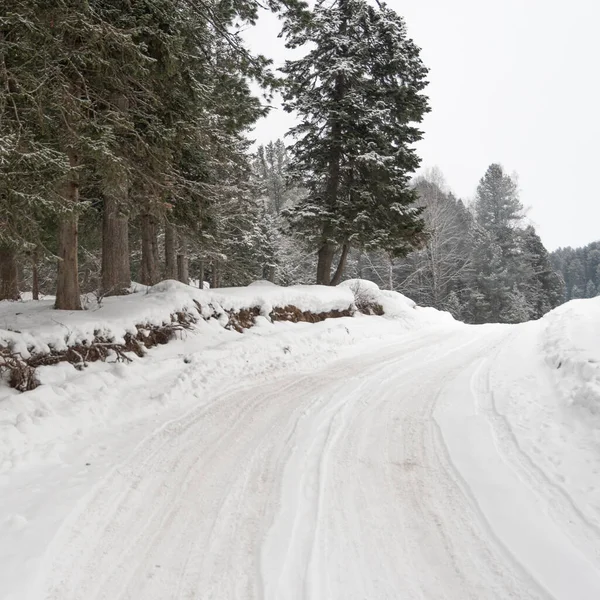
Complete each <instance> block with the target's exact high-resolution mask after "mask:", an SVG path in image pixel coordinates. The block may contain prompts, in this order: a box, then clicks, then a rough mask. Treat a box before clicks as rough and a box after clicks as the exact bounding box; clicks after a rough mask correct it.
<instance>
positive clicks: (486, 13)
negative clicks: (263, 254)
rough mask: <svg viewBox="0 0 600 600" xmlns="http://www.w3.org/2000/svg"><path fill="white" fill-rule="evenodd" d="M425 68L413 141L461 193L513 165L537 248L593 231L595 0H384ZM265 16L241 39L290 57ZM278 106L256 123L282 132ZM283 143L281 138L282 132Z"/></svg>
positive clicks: (599, 223)
mask: <svg viewBox="0 0 600 600" xmlns="http://www.w3.org/2000/svg"><path fill="white" fill-rule="evenodd" d="M388 5H389V6H391V7H392V8H394V9H395V10H396V11H397V12H398V13H400V14H401V15H402V16H404V17H405V19H406V22H407V26H408V29H409V33H410V35H411V37H412V38H413V39H414V40H415V42H416V43H417V44H418V45H419V46H420V47H421V48H422V54H421V56H422V58H423V61H424V63H425V64H426V66H427V67H428V68H429V69H430V74H429V81H430V84H429V86H428V88H427V93H428V95H429V97H430V105H431V109H432V110H431V113H429V114H428V115H427V116H426V118H425V120H424V122H423V124H422V129H423V130H424V132H425V137H424V140H423V141H422V142H420V143H419V145H418V152H419V155H420V156H421V157H422V159H423V162H422V166H423V168H428V167H433V166H437V167H439V168H440V169H441V170H442V172H443V173H444V176H445V177H446V180H447V182H448V184H449V186H450V188H451V189H452V190H453V191H454V192H455V193H456V194H457V195H458V196H460V197H461V198H464V199H470V198H472V197H473V195H474V193H475V188H476V186H477V182H478V181H479V179H480V177H481V176H482V175H483V173H484V172H485V170H486V168H487V166H488V165H489V164H490V163H492V162H499V163H501V164H502V165H503V166H504V167H505V169H506V171H507V172H509V173H513V172H514V173H517V174H518V176H519V184H520V189H521V201H522V202H523V204H524V205H525V206H526V207H529V209H530V210H529V213H528V217H529V219H530V220H531V222H532V223H533V224H534V225H535V226H536V228H537V230H538V233H539V234H540V236H541V237H542V240H543V241H544V243H545V245H546V247H547V248H548V249H550V250H553V249H555V248H557V247H558V246H567V245H571V246H581V245H584V244H587V243H589V242H592V241H595V240H598V239H600V194H599V192H598V190H599V187H600V186H599V182H598V175H597V173H600V165H599V164H598V163H599V161H600V151H599V144H600V68H599V67H600V34H599V33H598V27H599V25H600V0H569V1H568V2H566V1H564V0H500V1H498V0H496V1H494V2H492V1H490V0H389V1H388ZM278 32H279V23H278V22H277V19H276V18H275V17H273V16H272V15H268V16H266V17H264V18H263V19H261V21H260V23H259V25H258V27H256V28H255V29H253V30H252V31H249V32H247V35H246V37H247V39H248V41H249V43H250V46H251V47H252V49H253V50H255V51H256V52H261V53H263V54H266V55H267V56H269V57H271V58H273V59H274V60H275V63H276V64H278V63H281V62H282V61H283V59H284V58H287V57H289V55H287V54H286V53H285V48H284V46H283V42H282V40H278V39H277V38H276V36H277V33H278ZM292 123H293V117H291V116H290V115H286V114H285V113H284V112H283V111H282V110H281V109H279V108H276V109H274V110H272V111H271V114H270V115H269V116H268V117H267V118H266V119H263V120H262V121H261V122H260V123H259V124H258V125H257V128H256V130H255V137H256V139H257V140H258V142H260V143H265V142H268V141H269V140H275V139H277V138H278V137H283V135H284V134H285V133H286V131H287V130H288V128H289V127H290V125H291V124H292ZM288 142H289V138H288Z"/></svg>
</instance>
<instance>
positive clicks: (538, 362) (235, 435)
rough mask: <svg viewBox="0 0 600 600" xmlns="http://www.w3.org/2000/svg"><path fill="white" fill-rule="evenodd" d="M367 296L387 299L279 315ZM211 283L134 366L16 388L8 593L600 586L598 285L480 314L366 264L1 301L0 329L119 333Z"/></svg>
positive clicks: (476, 592)
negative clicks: (458, 311)
mask: <svg viewBox="0 0 600 600" xmlns="http://www.w3.org/2000/svg"><path fill="white" fill-rule="evenodd" d="M359 288H360V289H359ZM359 292H360V293H361V294H362V295H363V296H365V295H366V296H367V297H368V298H369V300H370V301H372V302H374V303H378V304H381V305H382V306H383V307H384V309H385V313H386V314H385V316H384V317H377V316H364V315H360V314H357V315H356V316H355V317H344V318H338V319H328V320H326V321H323V322H320V323H316V324H308V323H298V324H292V323H283V322H279V323H277V322H276V323H272V322H270V321H269V319H268V318H267V315H268V313H269V312H270V309H272V307H275V306H285V305H288V304H294V305H296V306H299V308H301V309H302V310H311V311H313V312H329V311H330V310H333V309H335V308H337V309H342V308H347V307H348V306H350V305H351V304H352V303H353V302H354V297H355V294H357V293H359ZM194 301H197V302H199V303H200V304H201V306H202V307H203V308H204V307H206V308H207V313H206V314H207V316H208V315H209V314H211V315H217V318H209V319H208V320H206V321H205V320H200V321H199V322H198V323H197V324H196V325H195V326H194V328H193V329H192V330H191V331H189V332H185V335H184V336H183V337H182V339H179V340H175V341H173V342H171V343H169V344H167V345H166V346H160V347H156V348H153V349H151V350H150V351H149V352H148V355H147V356H146V357H144V358H142V359H138V358H135V359H134V360H133V362H132V363H131V364H115V363H110V362H109V363H94V364H91V365H90V366H89V367H87V368H86V369H84V370H83V371H77V370H75V369H74V368H73V367H72V366H71V365H65V364H63V365H56V366H52V367H47V368H44V369H43V370H42V372H41V378H42V381H43V385H41V386H40V387H39V388H37V389H36V390H33V391H31V392H27V393H24V394H18V393H16V392H15V391H14V390H10V389H9V388H8V387H6V386H0V599H1V600H46V599H50V600H74V599H84V598H85V599H86V600H93V599H96V600H100V599H110V600H118V599H125V598H131V599H133V598H135V599H136V600H159V599H160V600H163V599H164V598H186V597H194V598H195V597H202V598H219V599H221V598H265V599H270V600H286V599H295V598H300V597H302V598H310V599H321V598H344V599H349V600H352V599H358V598H361V599H364V598H373V599H378V600H379V599H386V598H390V599H396V598H428V599H429V598H431V599H435V598H447V599H449V600H463V599H465V598H473V599H477V600H484V599H497V598H519V599H520V600H523V599H534V598H535V599H548V600H549V599H550V598H553V599H554V600H573V599H577V600H592V599H593V600H597V598H599V597H600V489H599V486H598V485H597V477H598V473H600V452H599V451H598V448H599V447H600V446H599V442H600V439H599V437H598V436H599V432H600V425H599V421H598V396H597V395H596V389H597V387H596V386H597V385H598V382H599V369H598V365H599V364H600V356H599V355H600V344H599V343H598V342H597V340H598V339H600V338H599V337H598V333H599V330H598V329H599V327H600V301H599V300H597V299H594V300H584V301H574V302H570V303H568V304H567V305H564V306H562V307H560V308H558V309H556V310H554V311H552V312H551V313H550V314H549V315H547V316H546V317H544V318H543V319H541V320H539V321H536V322H532V323H525V324H522V325H515V326H509V325H487V326H467V325H464V324H461V323H458V322H456V321H454V320H453V319H452V317H451V316H450V315H449V314H447V313H440V312H438V311H434V310H430V309H422V308H420V307H417V306H415V304H414V303H413V302H412V301H411V300H409V299H408V298H406V297H404V296H402V295H401V294H397V293H395V292H388V291H384V290H380V289H379V288H378V287H377V286H375V285H374V284H370V283H368V282H363V281H357V280H354V281H350V282H345V283H344V284H342V285H341V286H338V287H337V288H321V287H317V286H314V287H313V286H296V287H293V288H280V287H278V286H274V285H272V284H269V283H267V282H256V283H255V284H254V285H252V286H249V287H248V288H237V289H222V290H199V289H197V288H191V287H188V286H183V285H181V284H178V283H176V282H163V283H162V284H159V285H158V286H155V287H153V288H148V289H147V288H142V287H139V288H138V290H137V291H136V292H135V293H134V294H132V295H130V296H128V297H121V298H106V299H104V301H103V302H102V305H101V306H97V305H94V304H93V303H90V307H91V308H90V310H87V311H85V312H79V313H67V312H57V311H53V310H51V308H50V307H51V300H43V301H40V302H32V301H31V302H16V303H15V302H12V303H8V302H6V303H0V326H1V327H4V330H2V332H1V333H0V336H2V339H4V340H10V341H11V342H12V343H14V344H15V345H21V346H22V347H31V348H36V349H40V348H43V347H44V345H46V346H47V345H48V344H50V343H52V344H57V343H61V344H66V343H70V342H71V341H72V340H82V339H89V336H93V335H94V332H95V331H98V330H102V331H106V332H109V333H110V335H112V336H114V337H115V339H117V338H118V337H119V336H123V335H124V332H126V331H128V330H130V328H131V327H134V325H135V324H136V323H140V322H148V323H162V322H164V321H165V320H169V319H170V314H171V313H172V312H174V311H176V310H182V309H185V308H190V309H191V308H193V307H194V306H195V304H194ZM209 305H210V308H209ZM251 306H259V307H261V313H262V315H264V316H261V317H259V318H258V320H257V323H256V325H255V326H254V327H253V328H251V329H249V330H247V331H246V332H244V333H243V334H240V333H237V332H235V331H230V330H227V329H225V328H224V327H223V319H219V318H218V315H219V313H220V311H223V310H239V309H240V308H248V307H251ZM17 313H20V314H17ZM8 328H10V330H9V329H8ZM15 330H16V331H15ZM86 336H87V337H86Z"/></svg>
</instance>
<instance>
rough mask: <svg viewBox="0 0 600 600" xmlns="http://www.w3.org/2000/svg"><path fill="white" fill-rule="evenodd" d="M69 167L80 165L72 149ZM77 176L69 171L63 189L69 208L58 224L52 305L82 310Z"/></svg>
mask: <svg viewBox="0 0 600 600" xmlns="http://www.w3.org/2000/svg"><path fill="white" fill-rule="evenodd" d="M68 156H69V165H70V167H71V169H74V168H76V167H77V166H79V157H78V156H77V154H76V153H75V152H73V151H70V152H69V153H68ZM78 180H79V176H78V174H77V172H76V171H71V174H70V177H69V181H67V182H66V183H65V185H64V188H63V197H64V200H65V203H66V204H67V205H68V206H69V208H70V210H69V212H67V213H66V214H64V215H63V216H62V217H61V219H60V221H59V224H58V280H57V285H56V302H55V303H54V308H57V309H60V310H81V295H80V292H79V280H78V277H79V265H78V262H77V248H78V242H77V237H78V226H79V215H78V213H77V208H76V205H77V203H78V202H79V181H78Z"/></svg>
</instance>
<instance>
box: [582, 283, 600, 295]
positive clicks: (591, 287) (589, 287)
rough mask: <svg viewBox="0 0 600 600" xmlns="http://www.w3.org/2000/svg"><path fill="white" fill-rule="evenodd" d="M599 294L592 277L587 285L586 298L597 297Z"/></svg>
mask: <svg viewBox="0 0 600 600" xmlns="http://www.w3.org/2000/svg"><path fill="white" fill-rule="evenodd" d="M597 295H598V290H597V289H596V286H595V285H594V282H593V281H592V280H591V279H590V280H589V281H588V282H587V285H586V286H585V297H586V298H595V297H596V296H597Z"/></svg>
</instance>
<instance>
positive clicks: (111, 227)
mask: <svg viewBox="0 0 600 600" xmlns="http://www.w3.org/2000/svg"><path fill="white" fill-rule="evenodd" d="M124 193H125V194H126V191H125V192H124ZM123 204H124V203H123V202H122V201H120V199H119V198H118V197H117V195H116V194H115V193H113V192H112V191H111V192H109V193H107V194H106V195H105V196H104V211H103V222H102V294H103V295H105V296H117V295H119V294H125V293H127V290H128V289H129V287H130V286H131V267H130V265H129V219H128V217H127V215H126V214H123V213H122V212H121V208H123Z"/></svg>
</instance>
